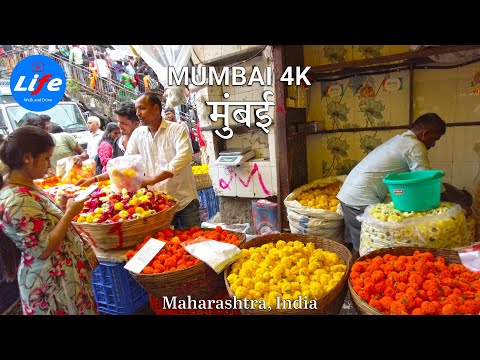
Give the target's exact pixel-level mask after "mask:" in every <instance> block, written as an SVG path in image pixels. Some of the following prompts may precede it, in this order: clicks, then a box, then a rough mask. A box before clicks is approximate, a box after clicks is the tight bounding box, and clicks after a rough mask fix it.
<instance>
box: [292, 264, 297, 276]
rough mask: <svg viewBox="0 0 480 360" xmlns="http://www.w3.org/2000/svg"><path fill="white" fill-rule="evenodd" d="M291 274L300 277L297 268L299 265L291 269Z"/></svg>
mask: <svg viewBox="0 0 480 360" xmlns="http://www.w3.org/2000/svg"><path fill="white" fill-rule="evenodd" d="M290 273H291V274H294V275H298V266H297V265H293V266H292V267H291V268H290Z"/></svg>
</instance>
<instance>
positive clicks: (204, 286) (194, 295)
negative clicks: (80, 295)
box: [125, 226, 246, 300]
mask: <svg viewBox="0 0 480 360" xmlns="http://www.w3.org/2000/svg"><path fill="white" fill-rule="evenodd" d="M200 236H202V237H204V238H206V239H211V240H216V241H222V242H226V243H230V244H234V245H239V244H242V243H243V242H245V239H246V236H245V234H242V233H237V232H233V231H226V230H223V229H222V227H220V226H217V227H216V228H215V229H200V228H199V227H197V226H196V227H193V228H190V229H183V230H181V229H179V230H172V229H169V228H167V229H164V230H162V231H160V232H158V233H157V234H155V235H153V236H150V235H149V236H147V237H145V240H144V241H143V243H141V244H138V245H137V246H136V249H135V250H129V251H127V252H126V254H125V255H126V256H127V258H128V259H129V260H130V259H131V258H132V257H133V256H134V255H135V254H136V252H138V250H140V249H141V248H142V246H143V245H145V243H146V242H147V241H148V240H149V239H150V238H152V237H153V238H155V239H159V240H162V241H165V242H166V244H165V246H164V247H163V248H162V249H161V250H160V251H159V253H158V254H157V255H156V256H155V257H154V258H153V259H152V260H151V261H150V263H149V264H148V265H147V266H146V267H145V268H144V269H143V270H142V272H141V273H140V274H137V273H134V272H132V271H130V274H131V275H132V277H133V278H134V279H135V280H136V281H137V282H138V283H140V285H142V286H143V287H144V288H145V289H146V290H147V291H148V292H149V293H150V294H151V295H153V296H155V297H156V298H159V299H162V300H163V299H164V297H168V298H170V299H176V300H184V299H187V298H188V297H190V298H191V299H194V300H202V299H203V300H204V299H209V298H211V297H212V296H214V295H215V294H218V293H219V292H221V291H223V290H225V283H224V282H223V275H222V274H221V273H220V274H217V273H216V272H215V271H214V270H213V269H212V268H211V267H210V266H208V265H207V264H206V263H204V262H203V261H201V260H199V259H197V258H195V257H194V256H193V255H190V254H189V253H188V252H186V250H185V249H184V247H183V246H182V243H183V242H184V241H187V240H191V239H196V238H198V237H200Z"/></svg>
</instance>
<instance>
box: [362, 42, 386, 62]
mask: <svg viewBox="0 0 480 360" xmlns="http://www.w3.org/2000/svg"><path fill="white" fill-rule="evenodd" d="M383 48H384V45H360V46H359V47H358V51H360V52H361V53H362V55H363V57H364V58H367V59H371V58H374V57H379V56H382V53H381V51H382V49H383Z"/></svg>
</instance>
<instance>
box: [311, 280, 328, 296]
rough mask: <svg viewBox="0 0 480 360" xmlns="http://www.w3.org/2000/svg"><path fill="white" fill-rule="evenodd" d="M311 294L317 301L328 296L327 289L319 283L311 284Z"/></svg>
mask: <svg viewBox="0 0 480 360" xmlns="http://www.w3.org/2000/svg"><path fill="white" fill-rule="evenodd" d="M310 293H311V294H312V295H313V297H314V298H315V299H320V298H322V297H323V296H325V295H326V294H327V292H326V291H325V288H324V287H323V286H322V285H321V284H319V283H317V282H311V283H310Z"/></svg>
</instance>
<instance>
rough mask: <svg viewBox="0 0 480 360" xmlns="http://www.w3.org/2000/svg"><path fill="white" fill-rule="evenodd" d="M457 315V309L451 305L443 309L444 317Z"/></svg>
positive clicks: (444, 306) (446, 305)
mask: <svg viewBox="0 0 480 360" xmlns="http://www.w3.org/2000/svg"><path fill="white" fill-rule="evenodd" d="M456 313H457V307H456V306H455V305H453V304H451V303H448V304H445V305H443V307H442V315H455V314H456Z"/></svg>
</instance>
